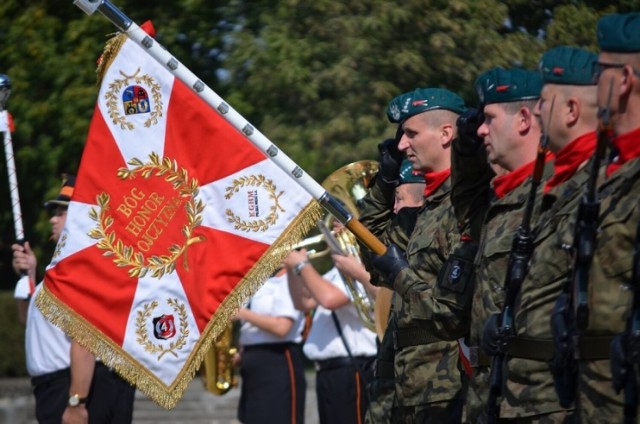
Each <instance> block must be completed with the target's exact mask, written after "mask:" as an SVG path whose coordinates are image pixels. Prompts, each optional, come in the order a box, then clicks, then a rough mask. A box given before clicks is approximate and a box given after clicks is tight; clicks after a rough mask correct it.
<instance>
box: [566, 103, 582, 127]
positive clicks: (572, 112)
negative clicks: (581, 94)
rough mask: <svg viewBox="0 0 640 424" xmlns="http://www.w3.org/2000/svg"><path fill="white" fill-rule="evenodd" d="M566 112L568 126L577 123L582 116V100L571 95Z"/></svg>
mask: <svg viewBox="0 0 640 424" xmlns="http://www.w3.org/2000/svg"><path fill="white" fill-rule="evenodd" d="M566 111H567V112H566V114H565V116H564V119H565V121H566V123H567V125H568V126H571V125H573V124H575V123H576V122H577V121H578V119H579V118H580V112H581V111H582V107H581V105H580V102H579V101H578V99H576V98H575V97H570V98H569V99H568V100H567V103H566Z"/></svg>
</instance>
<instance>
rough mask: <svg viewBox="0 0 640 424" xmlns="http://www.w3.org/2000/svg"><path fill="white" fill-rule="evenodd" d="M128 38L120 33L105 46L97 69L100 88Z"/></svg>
mask: <svg viewBox="0 0 640 424" xmlns="http://www.w3.org/2000/svg"><path fill="white" fill-rule="evenodd" d="M127 39H128V37H127V34H125V33H122V32H121V33H118V34H116V35H115V36H113V37H111V38H110V39H109V40H107V43H106V44H105V46H104V51H103V52H102V56H100V59H98V67H97V69H96V76H97V78H98V87H100V86H101V85H102V79H103V78H104V76H105V74H106V73H107V70H108V69H109V66H111V64H112V63H113V61H114V59H115V58H116V56H117V55H118V52H120V48H121V47H122V45H123V44H124V43H125V41H127Z"/></svg>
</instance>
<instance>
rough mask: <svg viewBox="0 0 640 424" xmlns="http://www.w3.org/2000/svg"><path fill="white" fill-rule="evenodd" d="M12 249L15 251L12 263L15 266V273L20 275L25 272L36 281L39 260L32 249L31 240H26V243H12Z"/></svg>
mask: <svg viewBox="0 0 640 424" xmlns="http://www.w3.org/2000/svg"><path fill="white" fill-rule="evenodd" d="M11 250H12V251H13V259H12V261H11V265H12V266H13V270H14V271H15V273H16V274H18V275H20V274H22V273H25V274H27V275H28V276H29V278H31V279H32V280H34V281H35V274H36V267H37V265H38V261H37V260H36V255H35V254H34V253H33V251H32V250H31V245H29V242H28V241H26V242H25V243H24V245H21V244H19V243H14V244H12V245H11Z"/></svg>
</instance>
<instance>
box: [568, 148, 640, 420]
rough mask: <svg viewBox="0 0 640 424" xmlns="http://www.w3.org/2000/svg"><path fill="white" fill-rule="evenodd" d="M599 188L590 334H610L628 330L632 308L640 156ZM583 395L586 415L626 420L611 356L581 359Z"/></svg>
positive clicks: (639, 210) (639, 217)
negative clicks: (614, 377) (599, 358)
mask: <svg viewBox="0 0 640 424" xmlns="http://www.w3.org/2000/svg"><path fill="white" fill-rule="evenodd" d="M598 191H599V197H600V217H599V220H600V222H599V228H598V235H597V240H596V251H595V254H594V257H593V262H592V263H591V268H590V270H589V288H588V299H589V324H588V327H587V329H586V330H585V332H584V337H585V338H588V337H611V336H614V335H615V334H618V333H620V332H622V331H624V329H625V325H626V322H627V319H628V317H629V314H630V313H631V310H632V301H633V292H632V290H631V284H632V282H631V273H632V257H633V246H634V243H636V231H637V228H638V222H640V207H639V206H640V158H636V159H634V160H631V161H629V162H627V163H625V164H624V165H623V166H622V167H620V169H618V170H617V171H616V172H615V173H614V174H612V175H611V176H610V177H609V178H608V179H606V180H605V181H604V182H603V183H602V184H601V185H600V187H599V188H598ZM636 377H637V376H636ZM578 396H579V409H580V415H581V417H582V418H583V419H584V420H588V421H590V422H596V421H597V422H622V421H623V418H622V417H623V415H624V412H623V393H622V392H621V393H615V391H614V390H613V387H612V385H611V369H610V362H609V361H608V360H600V361H597V360H591V361H588V360H583V361H580V362H579V375H578Z"/></svg>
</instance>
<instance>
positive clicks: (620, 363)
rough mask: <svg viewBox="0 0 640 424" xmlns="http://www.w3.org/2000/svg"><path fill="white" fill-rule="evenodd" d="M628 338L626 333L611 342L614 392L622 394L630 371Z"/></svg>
mask: <svg viewBox="0 0 640 424" xmlns="http://www.w3.org/2000/svg"><path fill="white" fill-rule="evenodd" d="M626 346H627V337H626V334H625V333H622V334H618V335H617V336H615V337H614V338H613V340H612V341H611V346H610V355H611V383H612V385H613V390H615V391H616V393H620V391H621V390H622V389H624V386H625V384H626V382H627V378H628V374H629V369H632V368H631V367H630V364H629V361H628V360H627V351H626Z"/></svg>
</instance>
